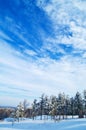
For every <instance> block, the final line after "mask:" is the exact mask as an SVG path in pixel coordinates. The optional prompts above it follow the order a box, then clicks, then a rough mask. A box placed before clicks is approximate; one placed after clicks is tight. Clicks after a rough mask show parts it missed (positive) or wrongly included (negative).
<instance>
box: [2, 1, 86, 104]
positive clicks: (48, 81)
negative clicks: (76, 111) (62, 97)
mask: <svg viewBox="0 0 86 130" xmlns="http://www.w3.org/2000/svg"><path fill="white" fill-rule="evenodd" d="M10 4H12V3H11V1H10ZM1 5H4V4H3V3H1ZM80 5H81V6H80ZM84 5H85V1H81V0H76V1H72V0H70V2H69V1H68V0H65V1H63V0H61V1H57V0H54V1H53V0H49V1H48V2H47V1H46V0H45V1H43V2H41V1H40V2H38V1H36V3H35V2H34V3H33V2H32V1H30V3H29V2H28V1H26V2H25V1H22V2H21V3H20V2H19V1H14V7H10V5H8V6H7V7H4V6H3V8H4V12H3V11H2V12H3V13H2V14H3V15H2V14H0V15H1V18H0V23H1V24H0V27H1V30H0V90H1V91H0V100H3V101H2V102H1V104H2V105H4V104H6V102H5V99H7V100H8V102H9V103H7V104H11V105H13V101H14V105H16V104H17V103H18V102H19V101H20V100H23V99H24V98H27V99H28V100H29V101H30V102H31V101H32V100H33V99H34V98H39V97H40V95H41V94H42V93H46V94H48V95H51V94H54V95H57V94H58V93H59V92H65V93H66V94H70V95H71V96H72V95H73V94H75V92H76V91H82V86H83V89H85V78H86V60H85V57H86V38H85V35H86V32H85V30H86V22H85V21H86V19H85V18H86V17H85V16H86V13H85V12H86V11H85V7H84ZM19 7H20V11H19V12H18V14H17V12H16V10H15V9H17V8H19ZM6 9H7V10H9V11H6ZM30 9H31V10H30ZM0 10H1V9H0ZM22 10H23V12H22ZM31 12H32V13H33V15H32V14H31ZM15 14H16V15H15ZM3 19H5V20H6V21H5V22H4V23H3ZM71 92H72V93H71ZM16 95H17V97H16ZM15 97H16V98H15Z"/></svg>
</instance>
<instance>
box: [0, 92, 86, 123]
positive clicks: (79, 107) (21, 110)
mask: <svg viewBox="0 0 86 130" xmlns="http://www.w3.org/2000/svg"><path fill="white" fill-rule="evenodd" d="M28 106H29V104H28V102H27V100H24V101H23V103H21V102H20V103H19V104H18V106H17V107H16V108H15V109H13V110H11V109H10V112H9V111H6V109H5V110H2V109H1V111H0V117H1V118H3V117H13V118H15V119H18V121H19V119H20V118H21V119H22V118H23V117H26V118H27V117H29V118H32V119H33V120H35V119H36V118H38V117H40V119H41V120H42V119H48V118H49V119H50V118H51V119H54V120H60V119H67V118H68V116H72V118H73V117H74V116H76V115H77V116H78V118H84V117H86V90H84V91H83V93H82V94H81V93H80V92H77V93H76V94H75V95H74V96H73V97H69V96H68V95H66V94H65V93H59V94H58V95H57V96H55V95H51V96H47V95H45V94H42V95H41V96H40V98H39V99H34V101H33V102H32V104H31V106H29V107H28ZM6 112H7V113H6Z"/></svg>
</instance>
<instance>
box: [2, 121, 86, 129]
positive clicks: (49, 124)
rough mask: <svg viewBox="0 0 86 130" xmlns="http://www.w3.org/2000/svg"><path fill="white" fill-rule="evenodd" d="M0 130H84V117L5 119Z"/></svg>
mask: <svg viewBox="0 0 86 130" xmlns="http://www.w3.org/2000/svg"><path fill="white" fill-rule="evenodd" d="M0 130H86V119H70V120H63V121H59V122H54V121H40V120H35V121H33V120H24V121H20V122H19V123H18V122H15V123H14V125H13V126H12V122H7V121H6V120H5V121H3V122H0Z"/></svg>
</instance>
